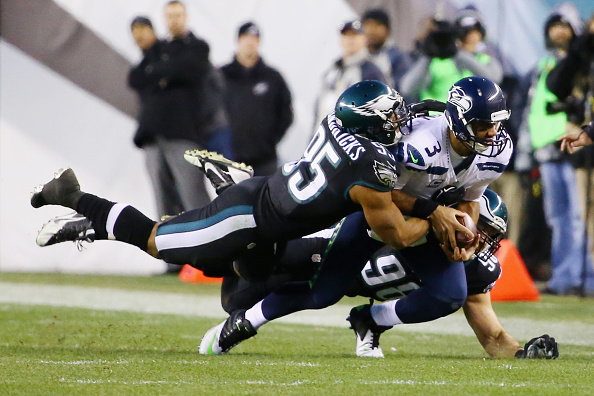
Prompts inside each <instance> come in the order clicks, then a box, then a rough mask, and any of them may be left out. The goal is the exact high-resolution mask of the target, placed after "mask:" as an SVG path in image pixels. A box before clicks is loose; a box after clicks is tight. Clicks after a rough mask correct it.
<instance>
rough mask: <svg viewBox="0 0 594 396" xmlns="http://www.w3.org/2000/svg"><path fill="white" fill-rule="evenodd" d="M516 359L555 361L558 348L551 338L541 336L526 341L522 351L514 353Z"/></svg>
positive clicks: (546, 335) (544, 335) (545, 335)
mask: <svg viewBox="0 0 594 396" xmlns="http://www.w3.org/2000/svg"><path fill="white" fill-rule="evenodd" d="M516 357H517V358H520V359H557V358H558V357H559V347H558V345H557V343H556V342H555V339H554V338H553V337H549V335H548V334H543V335H541V336H540V337H534V338H533V339H531V340H530V341H528V342H527V343H526V345H524V350H523V351H518V352H516Z"/></svg>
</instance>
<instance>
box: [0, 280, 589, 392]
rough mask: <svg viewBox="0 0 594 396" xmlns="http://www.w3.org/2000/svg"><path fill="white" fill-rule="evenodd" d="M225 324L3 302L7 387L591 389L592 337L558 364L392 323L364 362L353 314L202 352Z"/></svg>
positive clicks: (504, 314)
mask: <svg viewBox="0 0 594 396" xmlns="http://www.w3.org/2000/svg"><path fill="white" fill-rule="evenodd" d="M0 282H5V283H6V282H9V283H12V284H15V283H17V284H18V283H23V284H28V285H30V284H44V285H48V284H53V285H77V286H93V287H109V288H117V289H123V290H137V291H155V292H156V293H180V294H183V295H201V296H202V295H207V296H216V295H217V294H218V288H217V287H216V286H212V285H208V286H197V285H188V284H183V283H181V282H179V281H178V280H177V278H175V277H173V276H158V277H152V278H135V277H107V276H105V277H104V276H75V275H37V274H6V273H0ZM0 295H2V291H1V289H0ZM359 302H360V300H353V299H346V300H343V301H342V302H341V304H346V305H352V304H355V303H359ZM495 310H496V311H497V313H498V315H499V316H500V317H501V318H528V319H534V320H547V321H555V322H559V323H563V322H567V329H566V330H567V331H568V332H571V331H572V328H571V326H572V325H575V324H576V323H581V324H583V325H586V328H588V329H592V328H593V327H592V326H590V325H593V324H594V301H592V300H580V299H577V298H567V297H566V298H563V297H556V298H555V297H546V298H543V301H542V302H539V303H506V304H496V305H495ZM219 322H220V320H219V319H212V318H203V317H198V316H189V315H166V314H146V313H135V312H123V311H107V310H92V309H82V308H68V307H57V306H40V305H20V304H14V303H0V323H1V324H2V326H1V329H2V330H1V331H0V348H1V349H2V353H1V357H0V371H1V372H2V382H1V384H0V394H2V395H14V394H26V395H34V394H40V395H46V394H85V395H87V394H89V395H96V394H110V395H114V394H115V395H129V394H159V395H171V394H283V395H284V394H314V393H315V394H336V395H339V394H361V395H362V394H374V395H377V394H405V393H406V394H421V393H422V394H431V395H433V394H440V395H441V394H457V395H488V394H530V395H533V394H538V395H559V394H572V395H573V394H594V375H593V373H594V346H593V345H594V344H593V343H592V342H591V341H590V342H589V343H586V344H585V345H586V346H577V345H567V344H563V343H562V342H561V344H560V353H561V356H560V358H559V359H558V360H556V361H524V360H517V359H513V360H492V359H490V358H488V357H487V355H486V353H485V352H484V351H483V350H482V348H481V347H480V345H479V344H478V342H477V341H476V338H474V337H471V336H461V335H443V334H442V335H439V334H427V333H412V332H402V331H398V329H395V330H392V331H389V332H387V333H385V334H384V335H382V347H383V349H384V352H385V354H386V358H385V359H362V358H357V357H355V356H354V334H353V333H352V331H351V330H348V329H347V327H346V322H345V326H344V327H343V328H340V327H321V326H311V325H292V324H286V323H271V324H269V325H267V326H264V327H263V328H262V329H260V332H259V334H258V336H257V337H255V338H254V339H252V340H249V341H247V342H245V343H243V344H241V345H239V346H238V347H236V348H235V349H233V350H232V351H231V352H230V353H229V354H228V355H226V356H212V357H211V356H202V355H199V354H198V352H197V346H198V344H199V343H200V339H201V337H202V335H203V334H204V332H205V331H206V330H207V329H208V328H210V327H212V326H213V325H215V324H217V323H219ZM534 335H535V336H536V335H539V334H534ZM552 335H555V334H553V333H552ZM581 336H582V337H584V339H589V340H591V339H593V338H594V334H582V335H581ZM557 338H558V339H559V337H557ZM520 341H521V342H525V341H526V340H520Z"/></svg>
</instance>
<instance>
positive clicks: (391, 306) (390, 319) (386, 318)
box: [371, 300, 402, 326]
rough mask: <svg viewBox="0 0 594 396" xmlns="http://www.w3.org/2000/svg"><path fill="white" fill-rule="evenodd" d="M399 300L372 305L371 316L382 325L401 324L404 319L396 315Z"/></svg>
mask: <svg viewBox="0 0 594 396" xmlns="http://www.w3.org/2000/svg"><path fill="white" fill-rule="evenodd" d="M397 302H398V300H393V301H388V302H385V303H381V304H373V305H372V306H371V317H372V318H373V321H374V322H375V323H376V324H378V325H380V326H394V325H397V324H401V323H402V321H401V320H400V318H399V317H398V315H396V303H397Z"/></svg>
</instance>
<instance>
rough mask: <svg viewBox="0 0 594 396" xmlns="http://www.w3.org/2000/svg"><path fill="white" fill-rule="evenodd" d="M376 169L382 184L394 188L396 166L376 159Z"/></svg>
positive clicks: (374, 165) (376, 174) (374, 167)
mask: <svg viewBox="0 0 594 396" xmlns="http://www.w3.org/2000/svg"><path fill="white" fill-rule="evenodd" d="M373 169H374V170H375V176H377V178H378V179H379V181H380V182H382V184H384V185H386V186H388V187H390V188H391V189H394V187H396V179H397V176H396V168H395V167H394V166H393V165H392V164H387V163H384V162H379V161H375V163H374V164H373Z"/></svg>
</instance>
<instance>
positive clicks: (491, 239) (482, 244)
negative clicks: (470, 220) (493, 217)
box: [475, 219, 505, 261]
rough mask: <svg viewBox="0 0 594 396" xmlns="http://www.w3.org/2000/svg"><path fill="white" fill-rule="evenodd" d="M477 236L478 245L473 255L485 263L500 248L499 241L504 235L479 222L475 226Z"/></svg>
mask: <svg viewBox="0 0 594 396" xmlns="http://www.w3.org/2000/svg"><path fill="white" fill-rule="evenodd" d="M477 229H478V234H479V238H480V241H479V245H478V248H477V249H476V250H477V253H475V255H476V256H477V257H478V258H479V259H481V260H483V261H487V260H489V259H490V258H491V256H493V255H494V254H495V253H496V252H497V251H498V250H499V248H500V247H501V243H500V242H501V240H502V239H503V238H504V236H505V233H503V232H501V231H499V230H497V229H496V228H494V227H491V226H490V225H488V224H487V223H485V222H483V221H481V220H480V219H479V222H478V224H477Z"/></svg>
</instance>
